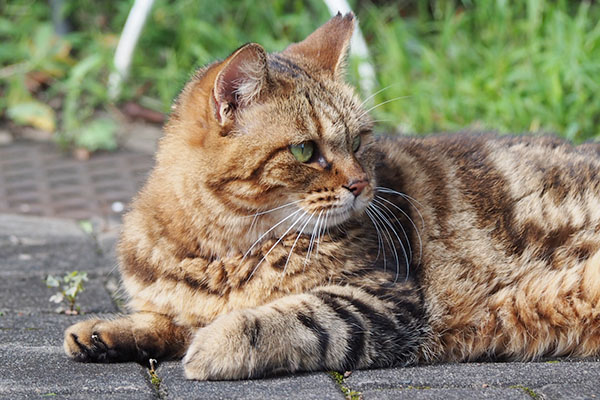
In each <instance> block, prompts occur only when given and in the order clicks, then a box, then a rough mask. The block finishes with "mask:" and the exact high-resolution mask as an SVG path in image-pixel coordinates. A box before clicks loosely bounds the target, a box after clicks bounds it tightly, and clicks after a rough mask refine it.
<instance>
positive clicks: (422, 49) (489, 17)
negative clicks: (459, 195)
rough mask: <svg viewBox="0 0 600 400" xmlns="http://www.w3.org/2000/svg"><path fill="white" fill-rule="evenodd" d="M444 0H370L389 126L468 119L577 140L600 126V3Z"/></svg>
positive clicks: (454, 123) (381, 111)
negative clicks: (405, 8)
mask: <svg viewBox="0 0 600 400" xmlns="http://www.w3.org/2000/svg"><path fill="white" fill-rule="evenodd" d="M462 3H463V5H464V6H462V7H457V6H456V4H455V3H454V2H449V1H440V2H435V3H433V4H435V5H436V7H434V11H433V15H432V16H431V17H429V16H428V15H426V14H427V12H428V11H427V10H425V11H421V12H420V13H419V15H418V16H417V18H402V17H401V16H400V15H399V14H398V11H397V9H395V8H394V7H389V8H383V9H375V8H370V9H369V10H367V11H366V12H365V13H364V14H363V18H362V23H363V26H364V29H365V30H366V31H367V32H369V33H370V34H371V35H372V36H371V37H370V42H371V49H372V52H373V55H374V59H375V63H376V69H377V77H378V80H379V84H380V85H381V87H382V88H385V87H389V88H388V89H386V90H384V91H383V92H381V93H380V94H379V95H377V96H376V103H383V102H385V101H388V100H390V99H393V98H396V97H399V96H407V97H406V98H404V99H400V100H398V101H390V102H389V103H386V104H385V105H382V106H381V107H380V108H378V109H377V110H376V115H377V118H381V119H387V120H389V122H388V123H387V127H388V129H390V128H392V129H399V130H402V131H406V132H411V133H412V132H417V133H427V132H433V131H440V130H457V129H461V128H464V127H471V128H485V129H495V130H499V131H501V132H523V131H534V132H537V131H550V132H556V133H558V134H559V135H561V136H564V137H567V138H568V139H571V140H574V141H578V142H579V141H583V140H586V139H589V138H593V137H598V136H599V135H600V124H599V122H600V96H598V95H597V93H598V90H599V89H600V5H598V4H594V5H590V3H589V2H567V1H556V2H550V1H543V0H528V1H524V2H508V1H502V0H495V1H487V2H471V1H463V2H462Z"/></svg>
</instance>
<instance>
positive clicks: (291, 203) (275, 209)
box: [243, 200, 302, 218]
mask: <svg viewBox="0 0 600 400" xmlns="http://www.w3.org/2000/svg"><path fill="white" fill-rule="evenodd" d="M301 201H302V200H296V201H291V202H289V203H286V204H283V205H281V206H279V207H275V208H272V209H270V210H267V211H260V212H257V213H256V214H252V215H245V216H244V217H243V218H250V217H255V218H256V217H258V216H259V215H264V214H268V213H271V212H273V211H277V210H281V209H282V208H285V207H289V206H293V205H294V204H298V203H300V202H301Z"/></svg>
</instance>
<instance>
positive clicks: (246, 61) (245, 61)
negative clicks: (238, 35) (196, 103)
mask: <svg viewBox="0 0 600 400" xmlns="http://www.w3.org/2000/svg"><path fill="white" fill-rule="evenodd" d="M222 65H223V67H222V68H221V71H219V73H218V74H217V78H216V79H215V83H214V87H213V99H214V105H215V118H216V119H217V121H218V122H219V124H221V126H224V125H226V124H228V123H229V122H232V121H233V119H234V117H235V112H236V110H238V109H240V108H241V107H245V106H247V105H248V104H250V103H251V102H252V101H253V100H254V99H256V98H257V97H258V96H259V95H260V93H261V91H262V90H263V89H264V87H265V85H266V83H267V77H268V71H267V54H266V53H265V50H264V49H263V48H262V47H261V46H260V45H259V44H256V43H248V44H246V45H244V46H242V47H240V48H239V49H238V50H236V51H235V52H234V53H233V54H232V55H230V56H229V57H228V58H227V59H226V60H225V61H223V64H222Z"/></svg>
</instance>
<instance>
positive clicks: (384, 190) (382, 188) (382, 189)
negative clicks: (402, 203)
mask: <svg viewBox="0 0 600 400" xmlns="http://www.w3.org/2000/svg"><path fill="white" fill-rule="evenodd" d="M375 189H376V190H377V191H378V192H382V193H391V194H395V195H398V196H401V197H404V198H405V199H406V201H408V202H409V203H410V205H411V206H413V207H414V209H415V211H416V212H417V214H419V218H420V219H421V229H425V219H423V214H421V211H419V208H418V207H417V206H415V204H414V203H417V204H418V205H420V206H421V207H423V204H421V203H420V202H419V201H418V200H417V199H415V198H414V197H410V196H409V195H407V194H406V193H401V192H398V191H396V190H393V189H390V188H386V187H383V186H377V187H376V188H375ZM413 202H414V203H413ZM423 208H425V207H423Z"/></svg>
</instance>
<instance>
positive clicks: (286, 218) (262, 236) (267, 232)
mask: <svg viewBox="0 0 600 400" xmlns="http://www.w3.org/2000/svg"><path fill="white" fill-rule="evenodd" d="M301 211H302V209H298V210H296V211H294V212H293V213H291V214H290V215H288V216H287V217H285V218H284V219H282V220H281V221H279V222H278V223H276V224H275V225H273V226H272V227H271V228H270V229H269V230H268V231H266V232H265V233H263V234H262V235H261V236H260V237H259V238H258V239H256V241H255V242H254V243H253V244H252V246H250V248H249V249H248V250H247V251H246V253H244V257H242V261H241V262H244V260H245V259H246V257H247V256H248V254H250V251H252V249H253V248H254V246H256V245H257V244H258V242H260V241H261V240H262V238H264V237H265V236H267V235H268V234H269V232H271V231H272V230H273V229H275V228H277V227H278V226H279V225H281V224H283V223H284V222H285V221H287V220H288V219H290V218H292V217H293V216H294V215H296V214H298V213H299V212H301Z"/></svg>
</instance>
